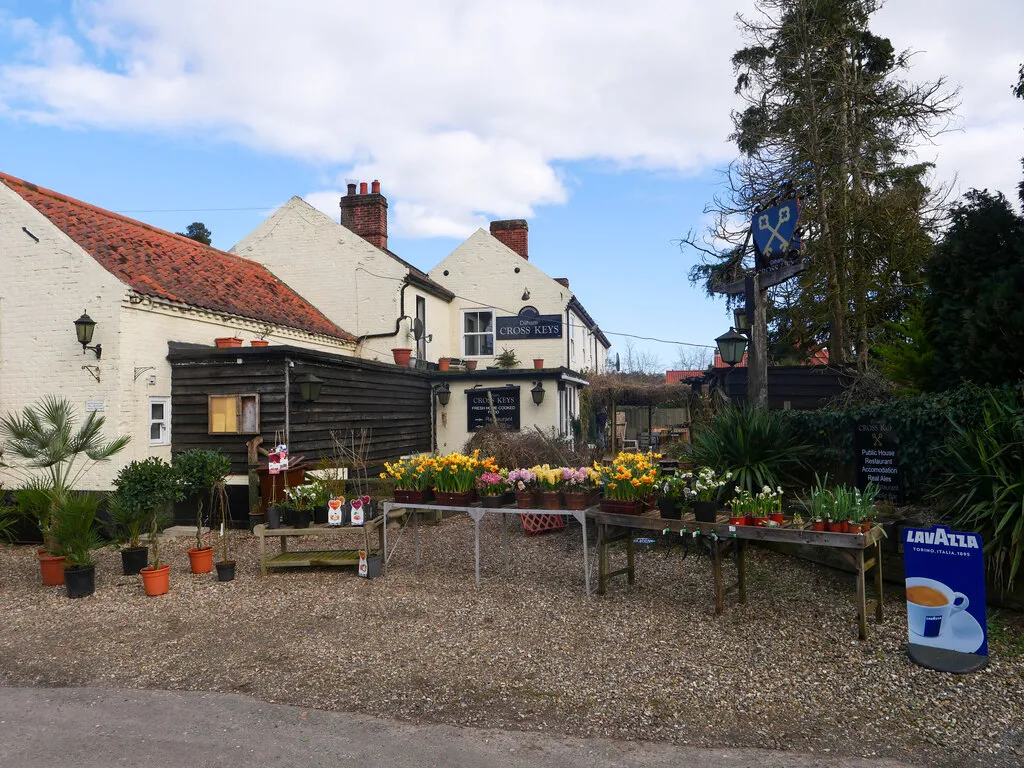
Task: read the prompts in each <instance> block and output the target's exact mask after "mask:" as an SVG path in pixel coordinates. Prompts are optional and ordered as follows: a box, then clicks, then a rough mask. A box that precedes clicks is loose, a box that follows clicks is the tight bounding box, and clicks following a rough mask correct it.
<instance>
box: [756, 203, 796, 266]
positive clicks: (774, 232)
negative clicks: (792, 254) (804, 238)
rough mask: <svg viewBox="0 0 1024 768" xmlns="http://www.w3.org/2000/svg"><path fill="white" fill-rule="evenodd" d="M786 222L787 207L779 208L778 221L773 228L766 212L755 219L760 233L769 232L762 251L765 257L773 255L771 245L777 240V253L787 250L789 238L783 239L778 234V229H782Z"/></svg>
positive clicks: (787, 218)
mask: <svg viewBox="0 0 1024 768" xmlns="http://www.w3.org/2000/svg"><path fill="white" fill-rule="evenodd" d="M788 222H789V206H783V207H782V208H779V220H778V222H777V223H776V225H775V226H774V227H773V226H772V223H771V219H770V218H769V216H768V212H765V213H762V214H760V215H759V216H758V217H757V228H758V229H760V230H761V231H762V232H763V231H765V230H768V231H769V232H771V236H770V237H769V238H768V242H767V243H765V244H764V248H763V249H762V250H763V251H764V253H765V255H766V256H770V255H771V254H772V253H773V251H774V249H773V248H772V243H773V242H774V241H775V240H776V239H778V241H779V253H782V252H784V251H785V250H786V249H787V248H789V238H788V237H783V236H782V235H781V234H779V229H781V228H782V225H783V224H786V223H788Z"/></svg>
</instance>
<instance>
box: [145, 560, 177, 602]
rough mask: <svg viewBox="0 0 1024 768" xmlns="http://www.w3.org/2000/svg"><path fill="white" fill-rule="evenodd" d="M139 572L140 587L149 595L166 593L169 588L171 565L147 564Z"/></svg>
mask: <svg viewBox="0 0 1024 768" xmlns="http://www.w3.org/2000/svg"><path fill="white" fill-rule="evenodd" d="M139 573H141V574H142V587H143V589H145V590H146V594H147V595H149V596H150V597H156V596H157V595H166V594H167V592H168V591H169V590H170V588H171V566H169V565H161V566H160V567H159V568H154V567H153V566H152V565H147V566H146V567H145V568H143V569H142V570H141V571H139Z"/></svg>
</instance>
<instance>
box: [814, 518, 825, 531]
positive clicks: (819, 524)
mask: <svg viewBox="0 0 1024 768" xmlns="http://www.w3.org/2000/svg"><path fill="white" fill-rule="evenodd" d="M811 530H812V531H824V530H825V521H824V520H815V521H814V522H812V523H811Z"/></svg>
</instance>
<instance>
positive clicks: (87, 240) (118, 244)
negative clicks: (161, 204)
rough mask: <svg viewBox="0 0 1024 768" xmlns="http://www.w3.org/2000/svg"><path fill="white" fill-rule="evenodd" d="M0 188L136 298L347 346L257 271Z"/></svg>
mask: <svg viewBox="0 0 1024 768" xmlns="http://www.w3.org/2000/svg"><path fill="white" fill-rule="evenodd" d="M0 181H2V182H3V183H4V184H5V185H7V186H8V187H10V188H11V189H12V190H14V192H16V193H17V194H18V195H20V196H21V197H22V198H23V199H24V200H25V201H26V202H28V203H29V205H31V206H32V207H33V208H35V209H36V210H37V211H39V212H40V213H41V214H43V216H45V217H46V218H47V219H49V220H50V221H51V222H52V223H53V224H54V225H56V226H57V227H58V228H59V229H60V230H61V231H62V232H64V234H66V235H67V236H68V237H70V238H71V239H72V240H74V241H75V242H76V243H77V244H78V245H79V246H81V247H82V248H83V249H84V250H85V251H86V252H88V253H89V254H90V255H91V256H92V257H93V258H94V259H96V261H98V262H99V263H100V265H101V266H102V267H103V268H104V269H106V270H107V271H108V272H110V274H112V275H113V276H114V277H116V278H117V279H119V280H121V281H123V282H125V283H127V284H128V285H129V286H131V287H132V288H133V289H134V290H136V291H138V292H139V293H142V294H145V295H147V296H156V297H159V298H163V299H168V300H170V301H177V302H181V303H183V304H189V305H191V306H193V307H199V308H201V309H208V310H212V311H214V312H225V313H227V314H232V315H240V316H241V317H245V318H248V319H251V320H257V321H259V322H263V323H269V324H272V325H279V326H284V327H287V328H295V329H298V330H301V331H306V332H308V333H315V334H323V335H325V336H332V337H334V338H336V339H343V340H345V341H354V337H353V336H352V335H351V334H350V333H348V332H346V331H344V330H342V329H341V328H339V327H338V326H337V325H335V324H334V323H332V322H331V321H330V320H328V319H327V318H326V317H325V316H324V315H323V314H322V313H321V312H320V311H319V310H318V309H317V308H316V307H314V306H313V305H312V304H310V303H309V302H308V301H306V300H305V299H303V298H302V297H301V296H299V294H297V293H296V292H295V291H293V290H292V289H291V288H289V287H288V286H287V285H286V284H285V283H284V282H282V281H281V280H280V279H278V278H277V277H276V276H275V275H274V274H273V273H271V272H270V270H268V269H267V268H266V267H264V266H263V265H262V264H258V263H257V262H255V261H250V260H249V259H245V258H242V257H241V256H235V255H233V254H230V253H224V252H223V251H218V250H217V249H216V248H211V247H210V246H208V245H203V244H202V243H197V242H196V241H195V240H190V239H188V238H187V237H183V236H181V235H175V234H172V233H170V232H165V231H164V230H162V229H157V228H156V227H153V226H150V225H149V224H144V223H142V222H141V221H135V220H134V219H129V218H127V217H125V216H121V215H119V214H116V213H114V212H112V211H107V210H104V209H103V208H97V207H96V206H94V205H90V204H88V203H83V202H82V201H80V200H75V199H74V198H72V197H67V196H66V195H62V194H60V193H59V192H53V191H51V190H49V189H43V188H42V187H37V186H36V185H34V184H30V183H28V182H27V181H22V180H21V179H17V178H15V177H13V176H9V175H7V174H5V173H0Z"/></svg>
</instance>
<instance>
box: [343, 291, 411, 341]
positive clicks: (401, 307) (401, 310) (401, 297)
mask: <svg viewBox="0 0 1024 768" xmlns="http://www.w3.org/2000/svg"><path fill="white" fill-rule="evenodd" d="M408 287H409V276H408V275H406V276H405V280H403V281H402V290H401V291H399V293H398V319H397V320H395V330H394V331H392V332H391V333H364V334H363V335H362V336H359V337H357V338H356V346H357V347H358V346H359V345H360V344H362V343H363V342H364V341H366V340H367V339H386V338H391V337H392V336H397V335H398V332H399V331H400V330H401V329H402V321H403V320H411V319H412V318H411V317H409V316H408V315H407V314H405V289H406V288H408Z"/></svg>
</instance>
